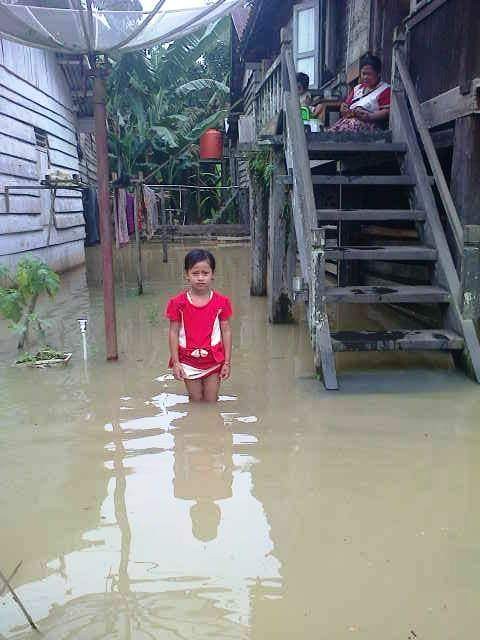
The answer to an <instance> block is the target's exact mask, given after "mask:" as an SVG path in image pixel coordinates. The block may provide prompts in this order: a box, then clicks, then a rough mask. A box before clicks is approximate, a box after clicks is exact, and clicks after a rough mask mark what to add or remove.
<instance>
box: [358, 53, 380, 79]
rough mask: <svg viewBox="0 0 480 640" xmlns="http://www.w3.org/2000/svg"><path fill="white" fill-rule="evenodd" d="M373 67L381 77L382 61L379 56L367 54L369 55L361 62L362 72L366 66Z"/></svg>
mask: <svg viewBox="0 0 480 640" xmlns="http://www.w3.org/2000/svg"><path fill="white" fill-rule="evenodd" d="M367 65H368V66H369V67H372V69H373V70H374V71H376V72H377V73H378V75H380V74H381V73H382V61H381V60H380V58H378V57H377V56H373V55H372V54H371V53H367V55H365V56H363V58H362V60H361V62H360V70H362V69H363V67H366V66H367Z"/></svg>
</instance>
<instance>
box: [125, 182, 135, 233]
mask: <svg viewBox="0 0 480 640" xmlns="http://www.w3.org/2000/svg"><path fill="white" fill-rule="evenodd" d="M134 208H135V197H134V195H133V193H127V229H128V235H130V236H131V235H132V234H133V233H135V213H134Z"/></svg>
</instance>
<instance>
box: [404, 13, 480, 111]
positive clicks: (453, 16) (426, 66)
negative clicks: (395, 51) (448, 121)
mask: <svg viewBox="0 0 480 640" xmlns="http://www.w3.org/2000/svg"><path fill="white" fill-rule="evenodd" d="M437 4H438V3H437ZM479 15H480V12H479V5H478V1H477V0H475V2H471V0H447V1H446V2H444V3H443V4H439V5H438V8H436V9H435V10H434V11H433V12H432V13H430V14H428V15H426V17H425V18H424V19H422V20H420V21H419V22H415V17H413V18H412V20H411V21H410V24H409V62H410V73H411V75H412V78H413V82H414V84H415V87H416V89H417V93H418V97H419V99H420V101H421V102H424V101H425V100H430V99H431V98H433V97H435V96H438V95H440V94H442V93H444V92H446V91H449V90H450V89H453V88H454V87H457V86H459V85H462V84H463V83H464V82H465V80H466V79H468V80H471V79H472V78H475V77H477V78H478V77H480V47H479V44H478V39H479V38H480V18H479ZM419 18H420V15H419V17H418V19H419ZM407 24H408V23H407ZM427 52H428V55H427ZM437 61H441V67H439V66H438V64H437Z"/></svg>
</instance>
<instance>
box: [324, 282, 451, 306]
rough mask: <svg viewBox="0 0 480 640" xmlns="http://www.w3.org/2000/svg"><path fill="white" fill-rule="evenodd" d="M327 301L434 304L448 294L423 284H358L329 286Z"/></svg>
mask: <svg viewBox="0 0 480 640" xmlns="http://www.w3.org/2000/svg"><path fill="white" fill-rule="evenodd" d="M326 298H327V301H328V302H337V303H339V302H342V303H361V304H362V303H363V304H376V303H382V302H385V303H394V302H396V303H402V302H414V303H419V304H436V303H440V302H449V301H450V294H449V293H448V291H446V290H445V289H442V288H441V287H424V286H395V287H381V286H359V287H331V288H328V289H327V290H326Z"/></svg>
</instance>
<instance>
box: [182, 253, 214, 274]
mask: <svg viewBox="0 0 480 640" xmlns="http://www.w3.org/2000/svg"><path fill="white" fill-rule="evenodd" d="M198 262H208V264H209V265H210V268H211V269H212V271H215V258H214V257H213V255H212V254H211V253H210V251H205V249H192V250H191V251H189V252H188V253H187V255H186V256H185V271H190V269H193V267H194V266H195V265H196V264H197V263H198Z"/></svg>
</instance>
